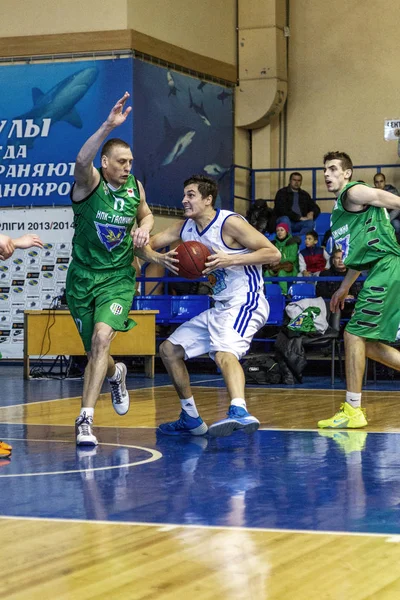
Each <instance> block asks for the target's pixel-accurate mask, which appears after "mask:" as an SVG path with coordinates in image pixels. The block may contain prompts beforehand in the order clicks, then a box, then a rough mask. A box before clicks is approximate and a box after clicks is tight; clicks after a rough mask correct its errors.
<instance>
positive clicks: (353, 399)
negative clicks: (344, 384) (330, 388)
mask: <svg viewBox="0 0 400 600" xmlns="http://www.w3.org/2000/svg"><path fill="white" fill-rule="evenodd" d="M346 402H347V404H350V406H352V407H353V408H360V406H361V394H355V393H354V392H346Z"/></svg>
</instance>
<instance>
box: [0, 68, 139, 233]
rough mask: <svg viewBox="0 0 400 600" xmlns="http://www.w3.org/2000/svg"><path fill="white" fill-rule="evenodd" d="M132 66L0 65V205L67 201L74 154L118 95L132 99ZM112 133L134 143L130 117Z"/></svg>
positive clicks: (68, 200)
mask: <svg viewBox="0 0 400 600" xmlns="http://www.w3.org/2000/svg"><path fill="white" fill-rule="evenodd" d="M132 67H133V59H132V58H123V59H118V60H91V61H73V62H61V61H54V62H52V63H35V62H33V63H31V64H26V65H2V66H0V88H1V95H0V207H7V206H13V205H14V206H30V205H33V206H43V205H69V204H70V199H69V192H70V189H71V185H72V183H73V173H74V164H75V158H76V155H77V153H78V151H79V149H80V148H81V146H82V145H83V143H84V142H85V141H86V140H87V138H88V137H89V136H90V135H92V133H94V132H95V131H96V129H98V127H99V125H100V124H101V123H102V122H103V121H104V120H105V119H106V117H107V115H108V113H109V111H110V108H111V107H112V106H113V105H114V103H115V102H116V100H118V98H120V97H121V96H122V95H123V93H124V92H125V91H126V90H127V91H128V92H129V93H130V94H131V97H132ZM118 137H121V138H122V139H124V140H126V141H127V142H128V143H129V144H130V145H132V143H133V119H132V118H131V119H128V120H127V122H126V123H124V124H123V125H122V126H121V127H120V128H119V129H118ZM97 161H98V158H97ZM96 164H98V162H96ZM0 231H1V223H0Z"/></svg>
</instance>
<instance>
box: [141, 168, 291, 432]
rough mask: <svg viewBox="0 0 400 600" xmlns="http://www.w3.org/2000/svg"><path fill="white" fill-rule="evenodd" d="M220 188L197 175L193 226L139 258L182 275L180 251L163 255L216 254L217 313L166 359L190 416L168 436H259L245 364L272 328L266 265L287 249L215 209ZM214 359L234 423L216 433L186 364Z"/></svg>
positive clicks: (188, 214) (166, 235)
mask: <svg viewBox="0 0 400 600" xmlns="http://www.w3.org/2000/svg"><path fill="white" fill-rule="evenodd" d="M217 194H218V188H217V184H216V182H215V181H214V180H213V179H211V178H209V177H205V176H203V175H193V176H192V177H190V178H189V179H188V180H187V181H185V183H184V197H183V201H182V204H183V209H184V215H185V220H182V221H178V222H176V223H175V224H174V225H172V226H171V227H169V228H168V229H166V230H165V231H163V232H161V233H158V234H156V235H155V236H153V237H152V238H151V239H150V243H149V245H147V246H146V247H145V248H141V249H140V250H136V253H137V254H138V256H139V257H140V258H144V259H145V260H150V261H151V262H156V263H158V264H162V265H164V266H165V267H167V268H169V269H170V270H172V271H174V272H175V273H177V266H176V265H177V262H178V261H177V259H176V258H175V256H176V252H175V251H173V250H172V251H170V252H168V253H166V254H159V253H157V252H155V250H157V249H158V248H163V247H165V246H169V245H171V244H173V243H174V242H177V241H180V240H183V241H185V242H187V241H190V240H196V241H199V242H201V243H203V244H204V245H205V246H207V248H208V249H209V251H210V256H209V258H208V262H207V263H206V269H205V270H204V272H203V274H204V275H207V276H208V277H209V281H210V283H211V285H212V297H213V299H214V301H215V306H214V307H213V308H211V309H209V310H206V311H204V312H203V313H201V314H200V315H198V316H196V317H194V318H193V319H191V320H190V321H187V322H186V323H183V324H182V325H181V326H180V327H178V329H176V331H174V333H173V334H172V335H171V336H170V337H169V338H168V339H167V340H166V341H165V342H163V343H162V344H161V346H160V356H161V358H162V361H163V363H164V365H165V367H166V369H167V371H168V373H169V375H170V377H171V379H172V383H173V385H174V387H175V389H176V391H177V393H178V395H179V398H180V401H181V407H182V411H181V414H180V417H179V419H178V420H177V421H173V422H171V423H163V424H162V425H160V426H159V429H158V430H159V431H160V432H161V433H164V434H166V435H180V434H187V433H189V434H191V435H204V434H205V433H207V431H209V434H210V435H213V436H226V435H230V434H231V433H232V432H233V431H235V430H236V429H241V430H245V431H246V432H247V433H251V432H253V431H256V430H257V429H258V427H259V425H260V423H259V421H258V420H257V419H256V418H255V417H253V416H252V415H250V414H249V413H248V412H247V408H246V401H245V397H244V396H245V393H244V392H245V377H244V373H243V369H242V367H241V365H240V363H239V360H240V359H241V358H242V357H243V356H244V355H245V354H246V352H247V351H248V349H249V346H250V343H251V341H252V339H253V336H254V334H255V333H256V332H257V331H258V330H259V329H260V328H261V327H263V325H265V323H266V321H267V319H268V314H269V306H268V302H267V300H266V298H265V296H264V281H263V278H262V269H261V265H263V264H271V263H279V260H280V258H281V255H280V252H279V250H277V248H276V247H275V246H274V245H273V244H271V243H270V242H269V240H267V238H266V237H265V236H263V235H262V234H261V233H259V232H258V231H257V230H256V229H255V228H254V227H252V226H251V225H250V224H249V223H248V222H247V221H246V220H245V219H244V218H243V217H242V216H241V215H238V214H236V213H234V212H231V211H229V210H216V209H215V208H214V205H215V201H216V198H217ZM202 354H209V356H210V358H212V359H213V360H214V361H215V362H216V364H217V366H218V367H219V369H220V370H221V373H222V376H223V378H224V381H225V384H226V387H227V391H228V394H229V397H230V401H231V403H230V407H229V410H228V413H227V418H226V419H222V421H218V422H217V423H214V424H212V425H211V426H210V428H208V427H207V425H206V424H205V423H204V421H203V420H202V419H201V417H200V415H199V413H198V410H197V407H196V404H195V401H194V398H193V394H192V390H191V387H190V379H189V373H188V371H187V368H186V365H185V362H184V361H185V360H187V359H189V358H194V357H196V356H200V355H202Z"/></svg>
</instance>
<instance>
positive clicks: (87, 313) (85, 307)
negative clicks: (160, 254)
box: [66, 261, 136, 352]
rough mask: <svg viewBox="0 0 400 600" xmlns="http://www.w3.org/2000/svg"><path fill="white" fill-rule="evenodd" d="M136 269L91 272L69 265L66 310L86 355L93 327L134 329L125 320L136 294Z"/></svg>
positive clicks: (132, 323)
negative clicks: (68, 311) (97, 324)
mask: <svg viewBox="0 0 400 600" xmlns="http://www.w3.org/2000/svg"><path fill="white" fill-rule="evenodd" d="M135 282H136V277H135V269H134V268H133V267H128V268H124V269H116V270H107V271H101V272H99V271H90V270H88V269H84V268H83V267H81V266H80V265H77V264H76V262H74V261H72V263H71V265H70V267H69V269H68V274H67V283H66V297H67V303H68V308H69V310H70V312H71V315H72V317H73V319H74V321H75V324H76V326H77V328H78V331H79V335H80V336H81V338H82V342H83V345H84V348H85V350H86V352H90V349H91V344H92V335H93V330H94V327H95V325H96V323H106V324H107V325H109V326H110V327H111V328H112V329H114V331H129V329H132V327H134V326H135V325H136V323H135V321H133V320H132V319H129V318H128V313H129V311H130V310H131V308H132V301H133V296H134V294H135Z"/></svg>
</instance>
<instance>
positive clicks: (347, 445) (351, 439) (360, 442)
mask: <svg viewBox="0 0 400 600" xmlns="http://www.w3.org/2000/svg"><path fill="white" fill-rule="evenodd" d="M318 435H322V436H323V437H329V438H331V439H332V440H333V441H334V442H336V444H337V445H338V446H339V447H340V449H341V450H342V451H343V452H344V453H345V454H350V453H351V452H360V451H361V450H364V448H365V442H366V440H367V436H368V433H367V432H366V431H319V432H318Z"/></svg>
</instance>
